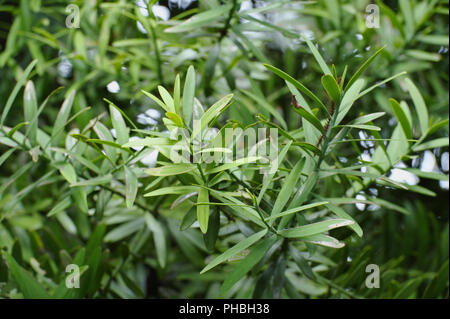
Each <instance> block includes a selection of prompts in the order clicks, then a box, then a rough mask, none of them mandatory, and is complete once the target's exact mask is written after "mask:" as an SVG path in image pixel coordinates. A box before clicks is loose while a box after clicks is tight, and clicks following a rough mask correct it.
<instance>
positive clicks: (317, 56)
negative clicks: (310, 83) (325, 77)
mask: <svg viewBox="0 0 450 319" xmlns="http://www.w3.org/2000/svg"><path fill="white" fill-rule="evenodd" d="M302 38H303V40H305V42H306V44H307V45H308V47H309V49H310V50H311V52H312V54H313V55H314V58H315V59H316V61H317V63H319V66H320V68H321V69H322V72H323V73H324V74H329V75H331V76H332V75H333V74H332V73H331V71H330V69H329V68H328V65H327V64H326V63H325V60H324V59H323V57H322V56H321V55H320V53H319V51H318V50H317V48H316V47H315V46H314V43H312V41H311V40H310V39H308V37H307V36H306V35H304V34H302Z"/></svg>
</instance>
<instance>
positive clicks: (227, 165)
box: [205, 156, 262, 174]
mask: <svg viewBox="0 0 450 319" xmlns="http://www.w3.org/2000/svg"><path fill="white" fill-rule="evenodd" d="M261 158H262V157H260V156H250V157H244V158H240V159H238V160H235V161H233V162H231V163H225V164H223V165H220V166H217V167H213V168H211V169H207V170H206V171H205V173H206V174H214V173H218V172H221V171H225V170H229V169H232V168H235V167H238V166H241V165H245V164H249V163H253V162H256V161H258V160H260V159H261Z"/></svg>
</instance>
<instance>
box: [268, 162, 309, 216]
mask: <svg viewBox="0 0 450 319" xmlns="http://www.w3.org/2000/svg"><path fill="white" fill-rule="evenodd" d="M304 165H305V160H304V159H300V160H298V161H297V163H296V164H295V166H294V167H293V168H292V170H291V172H290V173H289V175H288V176H287V177H286V179H285V181H284V183H283V186H282V187H281V190H280V192H279V193H278V196H277V199H276V200H275V203H274V204H273V208H272V213H271V215H270V217H271V219H273V218H274V216H277V215H279V213H280V212H281V210H282V209H283V208H284V206H285V205H286V203H287V202H288V201H289V198H291V194H292V192H293V191H294V190H295V185H297V182H298V180H299V178H300V176H301V172H302V169H303V166H304Z"/></svg>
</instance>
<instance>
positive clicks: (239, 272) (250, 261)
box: [220, 235, 278, 296]
mask: <svg viewBox="0 0 450 319" xmlns="http://www.w3.org/2000/svg"><path fill="white" fill-rule="evenodd" d="M277 240H278V238H277V236H276V235H272V236H271V237H269V238H266V239H264V240H263V241H261V242H260V243H258V244H257V245H255V246H254V247H253V249H252V250H251V251H250V253H249V254H248V255H247V257H245V258H244V259H243V260H242V261H241V262H239V264H238V265H237V266H236V267H235V268H234V269H233V270H232V271H231V273H230V274H228V276H227V277H226V279H225V281H224V282H223V284H222V287H221V288H220V295H221V296H223V295H224V294H225V293H226V292H227V291H228V290H230V288H231V287H233V286H234V285H235V284H236V283H237V282H238V281H239V280H240V279H241V278H242V277H244V276H245V275H246V274H247V273H248V272H249V271H250V270H252V269H253V267H254V266H255V265H256V264H257V263H258V262H259V261H260V260H261V259H262V258H263V257H264V256H265V255H266V253H267V251H268V250H269V249H270V248H271V247H272V246H273V245H274V244H275V242H276V241H277Z"/></svg>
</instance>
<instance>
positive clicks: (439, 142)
mask: <svg viewBox="0 0 450 319" xmlns="http://www.w3.org/2000/svg"><path fill="white" fill-rule="evenodd" d="M446 146H448V137H440V138H437V139H434V140H431V141H428V142H425V143H421V144H419V145H416V146H413V151H415V152H420V151H425V150H429V149H431V148H438V147H446Z"/></svg>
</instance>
